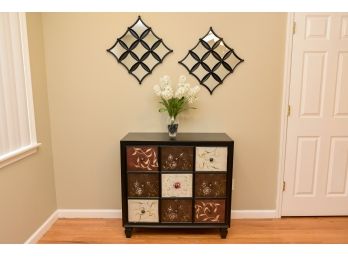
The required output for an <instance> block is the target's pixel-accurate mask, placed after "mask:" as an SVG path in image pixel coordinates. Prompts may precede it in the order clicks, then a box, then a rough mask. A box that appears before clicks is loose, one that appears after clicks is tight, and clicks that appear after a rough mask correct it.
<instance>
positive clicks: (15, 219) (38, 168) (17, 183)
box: [0, 13, 57, 243]
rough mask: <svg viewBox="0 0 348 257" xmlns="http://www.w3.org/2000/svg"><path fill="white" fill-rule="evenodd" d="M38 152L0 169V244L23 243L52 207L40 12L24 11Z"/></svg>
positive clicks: (52, 189)
mask: <svg viewBox="0 0 348 257" xmlns="http://www.w3.org/2000/svg"><path fill="white" fill-rule="evenodd" d="M27 27H28V38H29V51H30V64H31V72H32V87H33V97H34V107H35V117H36V129H37V137H38V142H40V143H42V145H41V146H40V147H39V149H38V152H37V153H35V154H33V155H30V156H29V157H26V158H24V159H22V160H20V161H18V162H16V163H13V164H11V165H9V166H6V167H4V168H2V169H0V192H1V193H0V206H1V213H0V228H1V229H0V243H23V242H25V241H26V240H27V239H28V238H29V237H30V236H31V235H32V233H34V231H36V229H37V228H38V227H40V226H41V225H42V223H44V222H45V221H46V219H47V218H48V217H49V216H50V215H51V214H52V213H53V212H54V211H55V210H56V208H57V206H56V195H55V186H54V173H53V162H52V150H51V139H50V137H51V136H50V123H49V113H48V101H47V89H46V74H45V73H46V72H45V60H44V51H43V39H42V24H41V14H34V13H30V14H27Z"/></svg>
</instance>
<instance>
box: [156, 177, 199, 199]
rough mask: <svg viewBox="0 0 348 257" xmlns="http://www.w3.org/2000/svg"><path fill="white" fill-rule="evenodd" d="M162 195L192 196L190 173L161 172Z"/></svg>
mask: <svg viewBox="0 0 348 257" xmlns="http://www.w3.org/2000/svg"><path fill="white" fill-rule="evenodd" d="M162 197H192V174H162Z"/></svg>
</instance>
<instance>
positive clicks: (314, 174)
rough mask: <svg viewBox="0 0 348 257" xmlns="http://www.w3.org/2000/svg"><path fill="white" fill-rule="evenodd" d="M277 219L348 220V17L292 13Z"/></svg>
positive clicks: (337, 14) (347, 15)
mask: <svg viewBox="0 0 348 257" xmlns="http://www.w3.org/2000/svg"><path fill="white" fill-rule="evenodd" d="M295 22H296V31H295V34H294V35H293V49H292V61H291V62H292V64H291V81H290V96H289V105H290V108H291V109H290V110H291V111H290V115H289V117H288V128H287V140H286V159H285V173H284V181H285V183H286V184H285V185H286V187H285V191H284V192H283V201H282V216H323V215H348V13H297V14H295Z"/></svg>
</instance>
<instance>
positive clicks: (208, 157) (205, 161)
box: [196, 147, 227, 171]
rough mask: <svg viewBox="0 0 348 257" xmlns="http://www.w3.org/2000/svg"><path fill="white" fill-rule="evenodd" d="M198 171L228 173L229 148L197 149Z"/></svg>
mask: <svg viewBox="0 0 348 257" xmlns="http://www.w3.org/2000/svg"><path fill="white" fill-rule="evenodd" d="M196 171H227V147H196Z"/></svg>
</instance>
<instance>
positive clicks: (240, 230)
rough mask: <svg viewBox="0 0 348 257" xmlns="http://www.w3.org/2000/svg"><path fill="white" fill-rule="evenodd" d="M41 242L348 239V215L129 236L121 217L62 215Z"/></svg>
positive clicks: (140, 231)
mask: <svg viewBox="0 0 348 257" xmlns="http://www.w3.org/2000/svg"><path fill="white" fill-rule="evenodd" d="M39 243H122V244H128V243H131V244H132V243H136V244H142V243H157V244H161V243H169V244H170V243H180V244H187V243H192V244H195V243H215V244H216V243H225V244H226V243H227V244H231V243H348V217H300V218H282V219H259V220H250V219H249V220H232V224H231V228H230V229H229V233H228V235H227V239H220V235H219V231H218V230H186V229H185V230H179V229H171V230H168V229H165V230H160V229H137V230H135V231H134V232H133V236H132V238H125V236H124V230H123V227H122V223H121V219H59V220H57V221H56V222H55V223H54V224H53V226H52V227H51V229H50V230H49V231H48V232H47V233H46V234H45V235H44V236H43V237H42V238H41V240H40V241H39Z"/></svg>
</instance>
